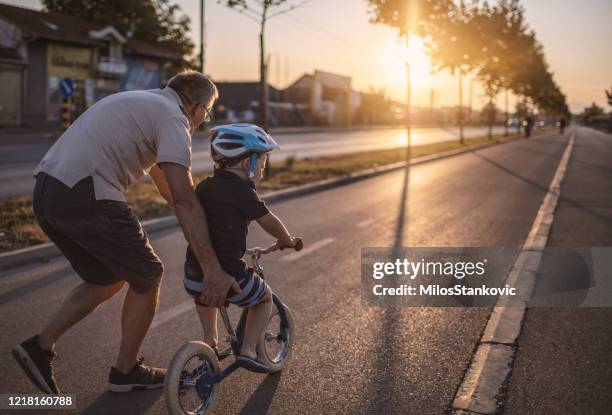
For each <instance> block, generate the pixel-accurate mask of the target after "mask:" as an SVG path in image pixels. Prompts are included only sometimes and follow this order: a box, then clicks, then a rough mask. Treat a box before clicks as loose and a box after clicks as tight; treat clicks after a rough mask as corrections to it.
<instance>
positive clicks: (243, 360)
mask: <svg viewBox="0 0 612 415" xmlns="http://www.w3.org/2000/svg"><path fill="white" fill-rule="evenodd" d="M236 363H238V366H240V367H242V368H244V369H246V370H249V371H251V372H255V373H269V372H270V368H269V367H268V366H266V365H265V364H263V363H261V362H260V361H259V360H257V358H255V357H248V356H244V355H241V354H239V355H238V356H236Z"/></svg>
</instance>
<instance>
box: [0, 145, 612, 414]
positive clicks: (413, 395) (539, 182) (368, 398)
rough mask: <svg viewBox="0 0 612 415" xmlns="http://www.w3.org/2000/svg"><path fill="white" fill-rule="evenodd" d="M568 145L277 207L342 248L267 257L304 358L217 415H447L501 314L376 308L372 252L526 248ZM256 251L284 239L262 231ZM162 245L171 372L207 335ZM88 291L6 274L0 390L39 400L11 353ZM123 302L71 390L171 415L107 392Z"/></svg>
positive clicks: (160, 322) (102, 324)
mask: <svg viewBox="0 0 612 415" xmlns="http://www.w3.org/2000/svg"><path fill="white" fill-rule="evenodd" d="M567 139H568V135H567V134H566V135H565V136H564V137H560V136H558V135H556V134H547V135H543V136H540V137H538V138H536V139H532V140H529V141H528V140H519V141H516V142H512V143H510V144H505V145H500V146H495V147H490V148H487V149H483V150H479V151H475V152H470V153H467V154H463V155H460V156H456V157H452V158H449V159H445V160H440V161H435V162H430V163H426V164H422V165H419V166H415V167H413V168H412V169H410V170H407V171H398V172H395V173H390V174H386V175H383V176H379V177H377V178H373V179H369V180H366V181H362V182H358V183H354V184H351V185H348V186H344V187H341V188H337V189H333V190H328V191H325V192H321V193H317V194H312V195H309V196H306V197H302V198H299V199H294V200H291V201H286V202H282V203H277V204H273V205H272V206H271V208H272V210H273V211H275V212H276V213H277V214H278V215H279V216H280V217H281V218H283V219H284V220H285V223H286V224H287V226H288V228H289V229H290V230H291V231H292V233H294V234H296V235H301V236H303V237H304V239H305V242H306V246H308V245H309V244H310V245H315V244H316V243H317V242H320V241H323V240H326V239H327V240H329V239H331V241H332V242H331V243H328V244H327V245H324V247H322V248H320V249H317V250H314V251H312V252H310V253H309V254H307V255H305V256H302V257H301V258H299V259H297V260H293V261H286V260H283V257H284V256H285V255H288V254H284V253H279V254H275V255H273V256H270V257H268V258H265V260H264V261H263V264H264V266H265V269H266V275H267V278H268V280H269V281H270V284H271V286H272V287H273V289H274V290H275V291H276V292H277V293H279V294H280V296H281V297H282V298H283V299H284V301H285V302H286V303H287V304H288V305H289V306H290V307H291V308H292V309H293V310H294V314H295V317H296V322H297V327H298V332H297V338H296V345H295V350H294V355H293V360H292V361H291V364H290V365H289V366H288V367H287V368H286V369H285V370H284V371H283V372H282V373H281V374H279V375H275V376H268V377H265V376H262V375H256V374H251V373H246V372H244V371H240V372H237V373H234V374H233V375H232V376H231V377H230V378H228V379H226V380H225V381H224V382H223V383H222V385H221V395H220V400H219V402H218V407H217V413H219V414H222V413H223V414H225V413H243V414H263V413H272V414H294V413H296V414H312V413H319V414H337V413H345V414H354V413H384V414H443V413H445V412H446V411H447V409H448V406H449V405H450V404H451V402H452V399H453V397H454V394H455V391H456V389H457V387H458V385H459V383H460V382H461V379H462V376H463V373H464V371H465V369H466V367H467V365H468V363H469V361H470V358H471V355H472V352H473V350H474V347H475V345H476V343H477V341H478V339H479V337H480V334H481V331H482V330H483V328H484V325H485V323H486V319H487V317H488V313H489V310H488V309H483V308H450V309H442V308H387V309H383V308H365V307H363V306H362V304H361V295H360V276H359V270H360V259H359V258H360V257H359V254H360V249H361V248H362V247H368V246H393V245H404V246H500V247H512V246H521V245H522V243H523V242H524V240H525V238H526V237H527V234H528V232H529V229H530V227H531V224H532V222H533V219H534V217H535V215H536V213H537V210H538V207H539V205H540V202H541V200H542V198H543V196H544V194H545V191H546V188H547V186H548V184H549V182H550V180H551V178H552V176H553V174H554V172H555V169H556V167H557V165H558V162H559V160H560V158H561V155H562V153H563V150H564V148H565V145H566V143H567ZM579 142H580V141H579ZM249 242H250V244H256V245H260V244H265V243H267V242H270V239H269V238H268V237H265V236H264V235H263V233H262V231H261V230H259V229H258V228H257V227H256V225H254V226H253V227H252V231H251V234H250V235H249ZM152 243H153V245H154V247H155V249H156V250H157V251H158V253H159V254H160V256H161V258H162V259H163V260H164V263H165V266H166V275H165V279H164V282H163V285H162V293H161V303H160V306H159V310H158V319H157V320H156V321H155V322H154V325H153V328H152V329H151V330H150V332H149V334H148V336H147V338H146V340H145V344H144V346H143V348H142V355H144V356H145V357H146V358H147V360H148V361H149V362H151V363H154V364H157V365H167V362H169V360H170V358H171V356H172V355H173V353H174V351H176V350H177V348H178V347H179V346H180V345H181V344H182V343H184V342H185V341H188V340H191V339H197V338H198V336H199V335H200V330H201V329H200V328H199V324H198V322H197V317H196V316H195V313H194V312H193V311H191V310H189V306H188V305H187V304H188V298H187V296H186V294H185V293H184V292H183V288H182V284H181V278H182V277H181V269H182V262H183V258H184V247H185V242H184V240H183V237H182V235H181V234H180V232H179V231H178V230H168V231H164V232H160V233H156V234H154V235H152ZM319 245H322V243H320V244H319ZM77 282H78V279H77V277H76V276H75V275H74V273H73V271H72V270H71V269H70V268H69V265H68V264H67V262H66V261H65V260H63V259H56V260H54V261H52V262H50V263H48V264H42V265H41V264H37V265H31V266H28V267H23V268H20V269H17V270H13V271H10V272H5V273H3V274H0V315H1V316H2V318H1V319H0V325H1V326H0V330H1V331H2V333H3V335H2V338H1V340H0V342H1V350H2V353H1V354H0V367H2V368H3V370H4V373H3V376H2V377H0V390H2V391H3V392H22V393H24V392H35V388H34V387H33V386H32V385H31V384H30V383H29V381H28V380H27V378H26V377H25V375H23V374H22V372H21V371H20V369H19V367H18V366H17V364H16V363H15V362H13V360H12V358H11V356H10V353H9V350H10V348H11V347H12V346H13V345H15V344H16V343H17V342H19V341H21V340H23V339H24V338H26V337H28V336H30V335H31V334H33V333H35V332H36V330H37V329H38V328H39V327H40V326H41V324H43V322H44V320H45V319H46V318H48V316H49V315H50V314H51V313H52V312H53V311H55V309H56V307H57V303H58V302H59V301H60V300H61V299H62V297H63V296H64V295H65V293H66V292H67V291H68V290H70V289H71V288H72V287H73V286H75V285H76V284H77ZM121 299H122V295H118V296H116V297H115V298H114V299H112V300H111V301H109V302H108V303H106V304H104V305H103V306H101V307H100V309H99V310H97V311H96V312H95V313H94V314H93V315H91V316H90V317H88V318H87V319H85V320H84V321H82V322H81V323H79V324H78V325H77V326H76V327H74V328H73V330H71V331H70V332H69V333H68V334H67V335H66V336H65V337H64V338H62V340H61V342H60V343H59V345H58V352H59V354H60V358H59V360H58V362H57V376H58V380H59V383H60V387H61V388H62V390H63V391H65V392H66V393H72V394H75V395H76V396H77V402H78V409H79V411H81V412H83V413H86V414H103V413H104V414H106V413H150V414H154V413H164V403H163V398H162V396H161V391H159V390H158V391H146V392H135V393H131V394H123V395H115V394H111V393H109V392H106V390H105V388H106V377H107V374H108V368H109V366H110V365H112V364H113V363H114V357H115V353H116V350H117V348H118V338H119V315H120V307H121ZM160 316H161V317H160ZM608 352H609V348H608ZM520 358H521V357H520V355H519V359H520ZM509 413H517V414H523V413H525V414H527V413H533V412H521V411H520V410H517V411H511V412H509ZM553 413H558V412H553Z"/></svg>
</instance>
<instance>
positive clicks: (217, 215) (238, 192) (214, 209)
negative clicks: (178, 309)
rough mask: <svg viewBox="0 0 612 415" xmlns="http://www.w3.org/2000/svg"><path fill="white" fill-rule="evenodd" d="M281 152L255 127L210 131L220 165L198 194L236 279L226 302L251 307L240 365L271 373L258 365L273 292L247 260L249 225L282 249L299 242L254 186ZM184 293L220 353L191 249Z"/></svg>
mask: <svg viewBox="0 0 612 415" xmlns="http://www.w3.org/2000/svg"><path fill="white" fill-rule="evenodd" d="M277 148H279V146H278V144H277V143H276V142H275V141H274V139H273V138H272V137H270V136H269V135H268V134H266V133H265V132H264V131H263V130H262V129H261V128H259V127H257V126H255V125H252V124H230V125H224V126H219V127H216V128H214V129H213V130H212V131H211V142H210V153H211V156H212V158H213V160H214V161H215V163H216V166H215V172H214V176H212V177H208V178H206V179H204V180H203V181H202V182H200V183H199V184H198V186H197V187H196V194H197V196H198V199H199V200H200V203H201V204H202V207H203V209H204V212H205V213H206V220H207V222H208V229H209V232H210V239H211V242H212V245H213V248H214V250H215V253H216V255H217V258H218V259H219V263H220V264H221V267H222V268H223V270H224V271H225V272H227V273H228V274H230V275H232V276H233V277H234V278H236V281H237V282H238V284H239V285H240V291H239V292H233V290H231V289H230V292H228V294H227V300H228V301H229V302H230V303H232V304H236V305H238V306H240V307H248V308H249V311H248V315H247V320H246V327H245V334H244V339H243V342H242V349H241V351H240V354H239V355H238V356H237V357H236V360H237V362H238V363H239V364H240V365H241V366H242V367H244V368H246V369H248V370H251V371H255V372H265V371H267V369H268V368H267V367H266V366H265V365H264V364H263V363H261V362H260V361H258V360H257V353H256V351H255V347H256V344H257V341H258V339H259V337H260V336H261V333H262V332H263V331H264V330H265V327H266V325H267V323H268V318H269V316H270V312H271V309H272V291H271V290H270V288H269V287H268V285H267V284H266V283H265V281H264V280H263V279H262V278H260V277H259V275H257V274H255V273H254V272H253V269H251V268H248V267H247V265H246V263H245V262H244V260H243V259H242V257H243V256H244V253H245V250H246V237H247V233H248V226H249V223H250V221H252V220H256V221H257V223H258V224H259V225H260V226H261V227H262V228H263V229H264V230H265V231H266V232H267V233H269V234H270V235H271V236H273V237H275V238H276V239H277V242H276V246H277V248H285V247H294V246H295V243H296V239H295V238H293V237H291V235H290V234H289V232H287V229H286V228H285V226H284V225H283V223H282V222H281V221H280V219H279V218H278V217H276V216H275V215H274V214H273V213H272V212H270V210H269V209H268V207H267V206H266V205H265V203H264V202H263V201H261V199H259V197H258V195H257V191H256V188H255V185H256V184H257V183H258V182H259V181H260V180H261V179H262V178H263V175H264V168H265V165H266V160H267V158H268V155H267V153H269V152H270V151H272V150H274V149H277ZM184 284H185V289H186V290H187V292H188V293H189V294H191V295H192V296H193V297H194V300H195V302H196V308H197V312H198V316H199V317H200V322H201V323H202V329H203V330H204V342H205V343H206V344H208V345H209V346H211V347H212V348H213V349H216V347H217V341H218V332H217V309H216V308H212V307H206V306H205V305H203V304H202V302H201V301H199V300H200V296H201V295H202V292H203V290H206V276H203V275H202V271H201V268H200V266H199V264H198V262H197V260H196V258H195V257H194V255H193V253H192V252H191V249H190V248H187V257H186V261H185V280H184Z"/></svg>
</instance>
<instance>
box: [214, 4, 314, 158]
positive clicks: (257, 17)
mask: <svg viewBox="0 0 612 415" xmlns="http://www.w3.org/2000/svg"><path fill="white" fill-rule="evenodd" d="M217 2H218V3H225V4H226V6H228V7H230V8H233V9H237V10H238V11H239V12H240V13H242V14H244V15H245V16H246V17H248V18H250V19H252V20H254V21H256V22H257V23H258V24H259V94H260V95H259V122H260V123H261V126H262V127H263V129H264V130H266V131H268V130H269V126H268V81H267V66H268V65H267V62H266V60H265V59H266V55H265V34H266V23H267V22H268V21H269V20H270V19H272V18H273V17H276V16H279V15H281V14H285V13H288V12H290V11H292V10H295V9H296V8H297V7H299V6H300V5H303V4H305V3H306V2H302V3H300V4H295V3H294V4H287V5H286V6H287V7H286V8H285V9H283V10H280V11H277V12H274V13H270V11H271V9H273V8H275V7H278V6H281V5H283V3H287V2H288V0H253V1H247V0H218V1H217ZM269 165H270V163H267V164H266V167H267V166H269Z"/></svg>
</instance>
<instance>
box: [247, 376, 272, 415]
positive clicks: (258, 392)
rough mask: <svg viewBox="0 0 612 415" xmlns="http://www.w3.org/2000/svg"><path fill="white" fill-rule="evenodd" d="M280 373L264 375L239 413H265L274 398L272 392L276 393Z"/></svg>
mask: <svg viewBox="0 0 612 415" xmlns="http://www.w3.org/2000/svg"><path fill="white" fill-rule="evenodd" d="M281 375H282V372H279V373H275V374H273V375H269V376H266V378H265V379H264V381H263V382H261V383H260V384H259V386H258V387H257V389H255V392H253V394H252V395H251V397H250V398H249V400H248V401H247V402H246V403H245V404H244V406H243V407H242V410H241V411H240V415H253V414H256V415H259V414H267V413H268V409H270V405H272V401H273V400H274V394H275V393H276V388H278V383H279V382H280V378H281Z"/></svg>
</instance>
